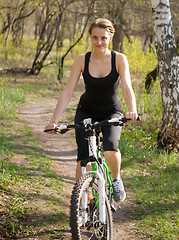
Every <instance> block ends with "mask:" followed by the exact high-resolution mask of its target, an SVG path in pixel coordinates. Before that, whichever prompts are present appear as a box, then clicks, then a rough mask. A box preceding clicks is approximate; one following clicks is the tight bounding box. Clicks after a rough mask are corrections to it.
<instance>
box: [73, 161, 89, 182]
mask: <svg viewBox="0 0 179 240" xmlns="http://www.w3.org/2000/svg"><path fill="white" fill-rule="evenodd" d="M90 170H91V165H90V164H87V166H86V171H90ZM80 177H81V161H78V162H77V165H76V181H78V179H80Z"/></svg>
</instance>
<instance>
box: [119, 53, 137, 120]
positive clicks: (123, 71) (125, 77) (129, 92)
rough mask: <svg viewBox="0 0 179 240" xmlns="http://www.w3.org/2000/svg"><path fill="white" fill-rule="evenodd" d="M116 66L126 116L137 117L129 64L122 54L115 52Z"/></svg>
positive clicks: (134, 118)
mask: <svg viewBox="0 0 179 240" xmlns="http://www.w3.org/2000/svg"><path fill="white" fill-rule="evenodd" d="M117 67H118V72H119V75H120V78H121V86H122V93H123V96H124V99H125V101H126V104H127V108H128V113H127V117H129V118H132V119H133V120H136V119H137V116H138V114H137V106H136V99H135V95H134V91H133V88H132V83H131V77H130V72H129V65H128V61H127V58H126V56H125V55H124V54H120V53H118V54H117Z"/></svg>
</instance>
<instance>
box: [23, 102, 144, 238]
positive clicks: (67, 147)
mask: <svg viewBox="0 0 179 240" xmlns="http://www.w3.org/2000/svg"><path fill="white" fill-rule="evenodd" d="M55 103H56V100H45V101H43V102H28V103H26V104H24V105H23V106H21V108H20V109H19V116H20V118H21V119H23V120H25V121H26V123H27V124H28V125H29V126H30V127H31V128H32V129H33V131H34V133H35V135H36V136H37V137H38V139H39V140H40V142H41V144H42V146H43V150H44V154H46V155H47V156H48V157H49V158H50V159H51V160H52V161H53V171H55V172H56V173H57V174H58V176H59V177H61V178H62V179H63V181H64V182H65V192H66V196H67V199H66V203H67V204H66V206H64V208H65V209H64V211H65V212H66V213H67V214H69V204H70V196H71V191H72V188H73V184H74V182H75V179H74V176H75V166H76V160H75V159H76V146H75V143H74V133H73V132H72V131H71V132H68V133H66V134H64V135H47V134H45V133H43V129H44V126H45V125H46V124H47V123H48V121H49V119H50V117H51V115H52V111H53V109H54V106H55ZM73 104H74V103H73ZM66 117H67V116H66V115H65V114H64V120H65V119H66ZM39 204H40V203H39ZM116 207H117V208H118V209H117V211H116V212H115V213H114V215H113V219H114V240H119V239H120V240H131V239H134V240H139V239H142V235H141V234H140V232H139V231H137V230H135V221H134V220H135V218H134V216H133V215H132V213H131V209H132V208H133V207H135V206H134V204H133V203H132V201H131V200H130V191H128V197H127V200H126V201H125V202H124V203H122V204H120V206H119V205H118V206H116ZM70 236H71V235H70V231H69V229H68V230H67V231H64V233H63V237H62V238H60V239H64V240H69V239H71V237H70ZM31 239H33V238H31ZM35 239H44V238H43V237H40V238H35ZM45 239H47V238H45ZM49 239H50V238H49ZM58 239H59V238H58Z"/></svg>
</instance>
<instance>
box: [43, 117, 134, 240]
mask: <svg viewBox="0 0 179 240" xmlns="http://www.w3.org/2000/svg"><path fill="white" fill-rule="evenodd" d="M129 120H131V119H126V118H120V119H119V118H112V119H109V120H104V121H101V122H96V123H94V124H92V119H90V118H88V119H84V120H83V124H82V125H78V124H72V125H61V126H59V127H56V128H55V131H56V132H59V133H61V134H63V133H66V132H67V131H69V130H71V129H81V130H83V131H88V133H89V138H88V146H89V157H88V158H87V159H84V160H83V161H81V168H82V177H81V178H80V179H79V180H78V181H77V182H76V184H75V186H74V188H73V191H72V196H71V206H70V227H71V233H72V239H75V240H87V239H94V240H95V239H101V240H113V221H112V212H114V211H115V208H114V207H113V205H112V194H113V188H112V182H111V179H110V173H109V169H108V166H107V164H106V162H105V159H104V158H102V156H101V142H102V139H101V137H100V134H99V133H100V128H101V127H102V126H104V125H108V124H112V125H114V126H123V124H124V123H126V122H127V121H129ZM138 120H139V119H138ZM51 130H54V129H48V130H45V132H47V131H51ZM88 163H91V170H90V171H86V166H87V164H88Z"/></svg>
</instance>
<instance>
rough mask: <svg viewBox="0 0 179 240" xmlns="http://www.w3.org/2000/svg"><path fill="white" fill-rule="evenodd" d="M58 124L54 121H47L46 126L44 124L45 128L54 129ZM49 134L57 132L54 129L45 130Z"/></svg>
mask: <svg viewBox="0 0 179 240" xmlns="http://www.w3.org/2000/svg"><path fill="white" fill-rule="evenodd" d="M57 126H58V125H57V124H55V123H49V124H48V125H47V126H45V130H48V129H55V128H56V127H57ZM47 133H49V134H57V132H55V131H54V130H52V131H49V132H47Z"/></svg>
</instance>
